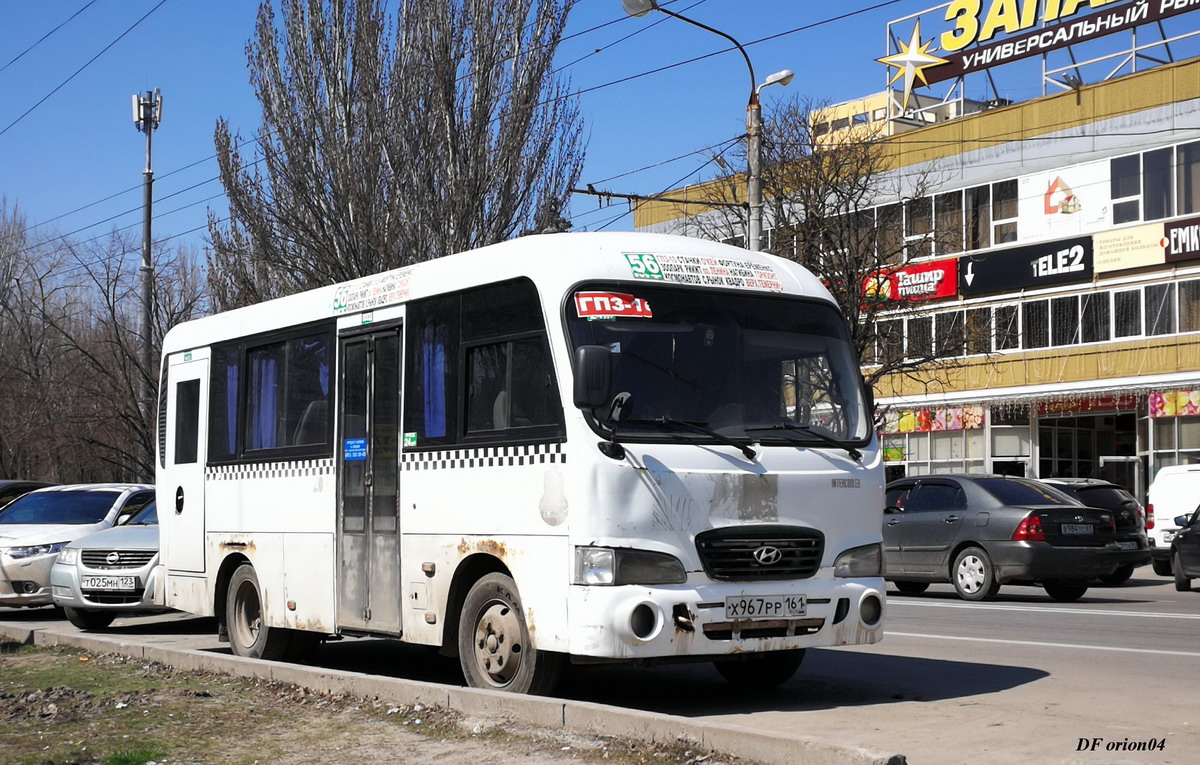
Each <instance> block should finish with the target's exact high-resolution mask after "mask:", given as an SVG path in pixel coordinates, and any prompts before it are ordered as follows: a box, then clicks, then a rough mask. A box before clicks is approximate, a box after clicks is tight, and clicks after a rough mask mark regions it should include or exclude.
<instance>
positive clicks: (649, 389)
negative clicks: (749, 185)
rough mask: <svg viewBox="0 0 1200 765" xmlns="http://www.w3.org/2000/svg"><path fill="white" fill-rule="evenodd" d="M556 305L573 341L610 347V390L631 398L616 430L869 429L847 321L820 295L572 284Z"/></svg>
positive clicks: (793, 433) (773, 435)
mask: <svg viewBox="0 0 1200 765" xmlns="http://www.w3.org/2000/svg"><path fill="white" fill-rule="evenodd" d="M566 313H567V325H568V329H569V332H570V338H571V343H572V345H573V347H575V348H578V347H579V346H582V345H598V346H603V347H606V348H608V349H609V350H610V351H611V353H612V392H613V393H614V394H621V393H628V394H629V400H628V402H627V403H626V405H625V406H624V408H623V413H622V416H621V421H620V426H619V427H620V435H621V437H625V436H645V435H651V434H658V435H665V431H667V430H668V429H665V428H663V427H662V426H663V425H664V424H669V423H686V424H688V425H694V426H701V427H703V428H706V429H708V430H711V431H715V432H716V433H719V434H721V435H723V436H726V437H749V438H753V439H754V440H757V441H762V442H768V443H776V442H779V443H788V442H793V441H796V440H799V439H802V438H804V437H805V431H808V435H813V436H815V437H816V439H820V438H821V437H822V436H824V437H825V439H826V440H828V439H829V438H830V437H832V438H833V439H836V440H837V441H840V442H852V443H853V442H857V443H865V442H866V441H867V440H868V439H869V437H870V420H869V418H868V417H867V415H866V406H865V404H864V401H863V396H862V388H861V385H860V380H859V376H858V366H857V361H856V359H855V355H854V352H853V349H852V348H851V346H850V341H849V338H848V336H847V331H846V327H845V321H844V319H843V318H842V316H841V315H840V314H839V313H838V312H837V310H836V309H835V308H834V307H833V306H832V305H830V304H828V303H825V302H822V301H817V300H810V299H803V298H796V297H790V296H774V295H772V296H757V295H749V294H745V293H731V292H725V291H721V292H717V291H710V290H698V289H686V288H682V289H681V288H677V287H667V286H642V285H632V286H631V285H628V284H622V285H615V284H588V285H583V286H581V287H579V288H577V289H576V290H575V291H574V293H573V294H572V296H571V300H570V301H568V302H567V304H566ZM600 416H602V417H603V416H604V413H603V412H601V413H600ZM669 430H670V435H671V436H672V437H679V436H680V435H681V433H682V434H683V435H687V434H688V432H685V431H684V429H683V428H671V429H669ZM692 435H696V433H695V432H692ZM697 437H700V438H702V437H703V436H702V435H698V436H697Z"/></svg>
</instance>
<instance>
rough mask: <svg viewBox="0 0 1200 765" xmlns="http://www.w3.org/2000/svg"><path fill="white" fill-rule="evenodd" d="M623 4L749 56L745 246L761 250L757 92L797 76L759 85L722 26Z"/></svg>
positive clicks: (643, 4) (652, 6) (645, 3)
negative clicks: (721, 39) (712, 36)
mask: <svg viewBox="0 0 1200 765" xmlns="http://www.w3.org/2000/svg"><path fill="white" fill-rule="evenodd" d="M621 6H622V7H623V8H624V9H625V12H626V13H628V14H629V15H630V16H634V17H641V16H645V15H646V14H647V13H649V12H650V11H658V12H659V13H665V14H666V15H668V16H670V17H671V18H675V19H679V20H680V21H686V22H687V23H688V24H691V25H692V26H696V27H700V28H701V29H703V30H705V31H708V32H712V33H713V34H715V35H720V36H721V37H724V38H725V39H726V40H728V41H729V42H731V43H733V45H734V47H735V48H737V49H738V52H739V53H741V54H742V58H744V59H745V60H746V69H748V70H749V71H750V99H749V101H748V102H747V104H746V201H747V203H748V207H749V220H748V221H747V223H746V246H747V249H750V250H752V251H754V252H759V251H761V250H762V211H763V199H762V104H761V103H760V102H759V98H758V92H759V91H760V90H762V89H763V88H765V87H767V86H768V85H775V84H779V85H787V84H788V83H789V82H791V81H792V78H793V77H794V76H795V75H794V74H793V73H792V72H791V71H790V70H788V69H785V70H783V71H782V72H776V73H775V74H773V75H771V76H770V77H768V78H767V79H766V81H765V82H763V83H762V84H761V85H756V84H755V83H756V82H757V80H756V79H755V77H754V64H752V63H750V55H749V54H748V53H746V49H745V48H743V47H742V44H741V43H739V42H738V41H737V40H735V39H734V38H733V37H731V36H729V35H727V34H725V33H724V32H722V31H721V30H719V29H713V28H712V27H710V26H708V25H707V24H701V23H700V22H699V21H694V20H693V19H689V18H687V17H686V16H680V15H679V14H678V13H675V12H674V11H668V10H667V9H666V8H662V7H660V6H659V4H658V0H621Z"/></svg>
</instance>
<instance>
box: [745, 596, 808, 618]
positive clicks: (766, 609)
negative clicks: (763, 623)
mask: <svg viewBox="0 0 1200 765" xmlns="http://www.w3.org/2000/svg"><path fill="white" fill-rule="evenodd" d="M806 613H808V601H807V599H806V598H805V596H804V595H735V596H730V597H728V598H725V618H726V619H780V618H786V617H790V616H804V615H805V614H806Z"/></svg>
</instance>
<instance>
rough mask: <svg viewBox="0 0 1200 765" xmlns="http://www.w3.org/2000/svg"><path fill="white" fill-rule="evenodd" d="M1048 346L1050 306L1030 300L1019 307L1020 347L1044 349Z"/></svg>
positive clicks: (1039, 301) (1040, 301) (1042, 301)
mask: <svg viewBox="0 0 1200 765" xmlns="http://www.w3.org/2000/svg"><path fill="white" fill-rule="evenodd" d="M1049 344H1050V306H1049V304H1048V303H1047V301H1045V300H1032V301H1030V302H1028V303H1025V304H1023V305H1022V306H1021V347H1022V348H1045V347H1046V346H1047V345H1049Z"/></svg>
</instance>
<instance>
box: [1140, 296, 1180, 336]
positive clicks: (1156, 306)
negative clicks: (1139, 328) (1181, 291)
mask: <svg viewBox="0 0 1200 765" xmlns="http://www.w3.org/2000/svg"><path fill="white" fill-rule="evenodd" d="M1146 334H1147V335H1172V334H1175V285H1174V284H1151V285H1149V286H1147V287H1146Z"/></svg>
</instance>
